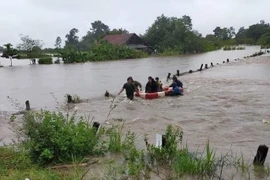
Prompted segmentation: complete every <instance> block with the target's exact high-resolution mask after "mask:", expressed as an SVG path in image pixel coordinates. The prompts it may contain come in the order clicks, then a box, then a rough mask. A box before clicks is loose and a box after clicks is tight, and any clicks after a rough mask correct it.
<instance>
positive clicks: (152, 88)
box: [145, 76, 158, 93]
mask: <svg viewBox="0 0 270 180" xmlns="http://www.w3.org/2000/svg"><path fill="white" fill-rule="evenodd" d="M157 90H158V86H157V83H156V81H155V80H154V79H153V78H152V77H151V76H150V77H148V82H147V84H146V87H145V92H146V93H155V92H157Z"/></svg>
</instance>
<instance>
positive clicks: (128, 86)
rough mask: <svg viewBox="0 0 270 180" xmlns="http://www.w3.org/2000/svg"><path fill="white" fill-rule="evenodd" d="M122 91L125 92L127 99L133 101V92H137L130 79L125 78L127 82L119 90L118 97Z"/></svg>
mask: <svg viewBox="0 0 270 180" xmlns="http://www.w3.org/2000/svg"><path fill="white" fill-rule="evenodd" d="M124 90H126V95H127V98H128V99H130V100H133V98H134V92H135V91H136V92H138V90H137V89H136V87H135V85H134V84H133V79H132V77H128V78H127V82H126V83H125V84H124V85H123V87H122V89H121V90H120V92H119V93H118V95H120V94H121V93H122V92H123V91H124Z"/></svg>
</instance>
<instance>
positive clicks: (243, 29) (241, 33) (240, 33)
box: [235, 27, 247, 39]
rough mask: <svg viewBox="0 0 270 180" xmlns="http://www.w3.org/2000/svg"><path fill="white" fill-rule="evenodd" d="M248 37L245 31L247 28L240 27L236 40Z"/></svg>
mask: <svg viewBox="0 0 270 180" xmlns="http://www.w3.org/2000/svg"><path fill="white" fill-rule="evenodd" d="M246 37H247V30H246V29H245V27H240V29H239V30H238V32H237V34H236V35H235V38H237V39H240V38H246Z"/></svg>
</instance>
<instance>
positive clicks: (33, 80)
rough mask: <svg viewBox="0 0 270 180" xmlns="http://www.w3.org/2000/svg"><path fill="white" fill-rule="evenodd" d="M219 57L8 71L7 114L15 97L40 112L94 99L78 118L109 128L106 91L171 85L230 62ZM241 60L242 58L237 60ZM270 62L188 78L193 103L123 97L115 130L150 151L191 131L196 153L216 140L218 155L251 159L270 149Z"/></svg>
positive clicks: (4, 78)
mask: <svg viewBox="0 0 270 180" xmlns="http://www.w3.org/2000/svg"><path fill="white" fill-rule="evenodd" d="M253 51H257V49H255V50H254V49H252V50H250V51H238V52H239V53H243V54H242V56H246V55H249V54H251V52H252V53H253ZM212 53H213V54H211V53H206V54H203V55H196V56H192V57H193V59H192V58H191V57H190V56H187V57H182V58H179V57H178V58H179V59H178V58H177V57H175V58H168V59H164V58H152V59H151V58H150V59H145V60H134V61H133V60H130V61H117V62H109V63H104V62H102V63H95V64H93V63H86V64H76V65H52V66H26V67H14V68H4V69H0V79H1V82H3V84H5V85H4V86H3V85H1V87H0V91H1V95H0V100H1V101H2V103H1V105H0V107H1V109H2V110H3V109H5V110H13V109H12V107H9V104H10V102H9V101H7V100H6V96H7V95H10V96H14V97H15V98H18V99H19V100H20V101H21V102H24V101H25V100H26V99H29V100H30V102H32V106H35V107H36V108H39V107H45V106H47V107H48V109H54V108H55V106H56V103H55V100H54V99H53V97H52V96H51V95H50V92H53V93H54V95H55V96H56V97H57V99H58V100H59V101H60V102H61V101H62V100H63V96H64V95H65V93H76V94H78V95H79V96H81V97H82V98H84V99H86V98H89V99H90V102H89V103H82V104H78V105H76V107H75V110H76V111H78V114H80V115H86V116H88V115H90V117H91V118H93V117H94V119H95V120H96V121H99V122H101V123H103V122H104V121H105V120H106V117H107V115H108V113H109V111H110V105H111V99H109V100H108V99H104V97H103V93H104V92H105V90H106V89H108V90H109V91H110V92H111V93H112V92H113V93H117V92H118V91H119V89H120V88H121V86H122V85H123V83H124V82H125V81H126V77H127V76H129V75H132V76H133V77H134V79H136V80H139V81H141V82H144V81H145V80H146V79H147V77H148V76H149V75H152V76H154V77H155V76H159V77H166V74H167V73H168V72H175V71H176V69H180V70H181V71H182V69H183V71H186V70H189V69H197V68H199V67H198V66H199V65H200V64H201V63H210V62H215V63H216V62H219V63H220V62H221V61H222V60H223V59H225V57H226V56H229V54H230V53H228V52H223V51H222V52H220V51H219V53H222V54H223V53H226V54H225V55H223V56H222V58H220V57H218V56H217V54H215V53H217V52H212ZM232 54H233V53H232ZM219 55H220V54H219ZM238 57H239V56H238V55H235V54H234V55H231V57H230V58H238ZM240 57H241V56H240ZM226 58H227V57H226ZM208 61H209V62H208ZM269 61H270V60H269V58H268V57H260V58H258V59H257V58H253V59H248V60H241V62H232V63H230V64H224V65H221V66H218V67H215V68H211V69H209V70H207V71H203V72H202V73H194V74H190V75H187V76H183V77H181V80H182V81H183V83H184V87H185V95H184V96H181V97H177V98H171V97H166V98H163V99H156V100H151V101H146V100H143V99H139V98H136V99H135V100H134V101H129V100H127V99H126V98H125V97H124V95H121V96H118V97H117V98H116V100H115V104H116V105H117V107H116V108H115V109H114V110H113V111H112V112H111V114H110V117H109V122H110V123H113V119H118V118H121V119H124V120H126V128H131V129H132V131H135V132H136V133H137V134H138V142H137V143H138V145H139V147H144V143H143V136H144V134H145V133H147V134H149V138H150V141H152V142H153V143H154V142H155V133H163V132H164V130H165V128H166V125H169V124H173V125H180V126H181V127H182V128H183V129H184V138H185V139H184V140H185V141H187V142H188V144H189V146H190V147H191V148H193V149H197V148H203V147H204V146H205V144H206V141H207V139H208V138H209V139H210V143H211V145H212V147H214V148H217V149H218V151H219V152H221V153H227V152H228V151H229V150H230V148H233V149H234V150H235V151H237V152H240V151H242V152H243V153H244V154H245V155H247V156H248V157H249V156H250V151H252V152H253V153H255V151H256V148H257V146H258V145H260V144H267V145H268V146H269V145H270V138H269V130H270V125H269V124H263V123H262V120H263V119H267V120H270V112H269V109H270V101H269V99H270V91H269V89H270V88H269V87H270V81H269V78H270V63H269ZM182 65H183V68H182ZM177 67H179V68H177ZM162 79H163V78H162ZM123 94H124V93H123ZM1 123H2V124H1V128H0V131H1V132H4V133H1V134H2V135H1V137H4V138H7V137H6V136H5V134H10V133H9V132H8V131H7V128H6V127H7V126H8V125H7V124H8V123H6V121H5V123H4V122H1Z"/></svg>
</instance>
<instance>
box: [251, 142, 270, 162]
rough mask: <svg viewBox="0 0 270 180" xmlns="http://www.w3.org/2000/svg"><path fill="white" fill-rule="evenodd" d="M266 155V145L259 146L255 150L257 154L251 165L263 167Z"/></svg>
mask: <svg viewBox="0 0 270 180" xmlns="http://www.w3.org/2000/svg"><path fill="white" fill-rule="evenodd" d="M267 153H268V147H267V146H266V145H260V146H259V147H258V150H257V154H256V156H255V157H254V160H253V164H254V165H257V166H263V164H264V162H265V159H266V156H267Z"/></svg>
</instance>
